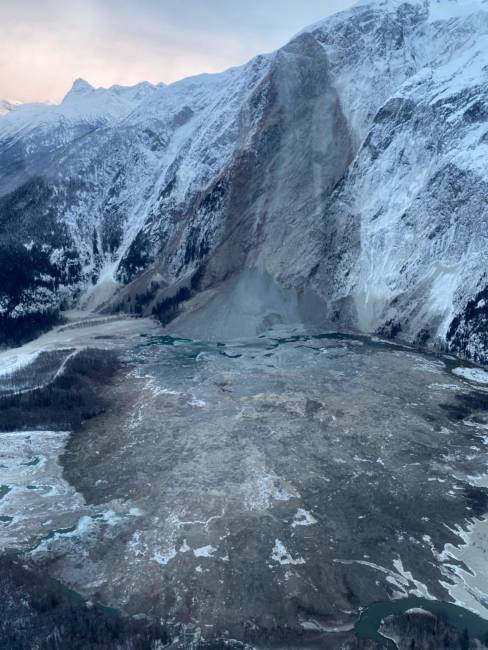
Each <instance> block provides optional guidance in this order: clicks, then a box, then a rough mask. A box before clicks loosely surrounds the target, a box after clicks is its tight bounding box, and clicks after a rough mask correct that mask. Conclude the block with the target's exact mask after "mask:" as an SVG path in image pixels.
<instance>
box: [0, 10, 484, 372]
mask: <svg viewBox="0 0 488 650" xmlns="http://www.w3.org/2000/svg"><path fill="white" fill-rule="evenodd" d="M487 52H488V11H487V9H486V5H485V4H484V3H483V2H482V1H481V0H477V1H476V2H474V3H469V4H468V3H467V2H463V1H462V0H458V1H456V0H452V1H451V0H439V1H438V2H427V1H426V2H417V1H415V2H412V3H409V2H406V3H400V2H397V1H395V0H389V1H388V2H378V3H374V4H360V5H358V6H356V7H354V8H353V9H351V10H349V11H347V12H343V13H340V14H337V15H335V16H332V17H331V18H329V19H327V20H325V21H323V22H322V23H319V24H316V25H313V26H311V27H309V28H308V29H306V30H304V31H303V32H302V33H301V34H299V35H298V36H297V37H296V38H294V39H293V40H292V41H291V42H290V43H289V44H288V45H286V46H285V47H283V48H282V49H281V50H278V51H277V52H275V53H272V54H270V55H266V56H258V57H257V58H255V59H253V60H252V61H250V62H249V63H248V64H246V65H245V66H242V67H240V68H234V69H231V70H228V71H227V72H224V73H222V74H219V75H202V76H199V77H194V78H190V79H185V80H183V81H181V82H177V83H175V84H172V85H170V86H163V85H161V86H151V85H150V84H140V85H138V86H136V87H133V88H120V87H113V88H111V89H108V90H105V89H97V90H95V89H93V88H92V87H91V86H89V84H87V83H86V82H82V81H77V82H76V83H75V85H74V87H73V89H72V91H71V92H70V93H69V94H68V95H67V97H66V98H65V100H64V101H63V102H62V104H60V105H59V106H54V107H53V106H42V105H31V106H21V107H17V108H16V109H15V110H13V111H9V113H8V114H6V115H4V116H2V117H1V118H0V169H1V174H0V192H1V194H2V196H1V198H0V237H1V242H2V243H1V245H0V267H2V268H3V267H5V270H4V271H3V272H2V274H0V278H1V279H0V292H1V293H0V309H1V310H2V314H3V316H2V315H0V319H1V320H2V322H3V325H4V327H6V324H8V323H11V322H12V319H17V322H18V319H19V318H25V317H27V316H28V315H29V314H31V315H32V314H35V315H36V317H37V316H38V315H39V314H41V313H47V314H51V313H52V312H53V311H55V310H56V308H57V307H58V306H59V305H61V304H62V303H65V304H66V303H68V302H70V301H71V302H72V301H77V302H78V303H79V304H81V305H83V306H86V307H87V308H90V309H109V310H112V309H124V310H129V311H136V312H144V313H151V312H152V313H154V314H155V315H157V316H159V317H160V318H161V320H162V321H163V322H165V323H169V322H170V321H172V327H173V328H175V329H177V330H179V331H182V332H186V333H188V334H191V335H194V336H222V335H224V336H225V335H227V336H233V335H241V334H247V333H255V332H256V330H259V329H263V328H265V327H267V326H269V325H272V324H274V323H277V322H282V321H286V322H294V321H302V322H307V323H314V324H317V325H321V326H334V327H345V328H349V329H361V330H363V331H378V332H382V333H385V334H389V335H400V336H402V337H405V338H407V339H409V340H415V341H417V342H420V343H422V344H425V343H427V344H435V343H442V345H443V346H446V347H448V348H450V349H451V350H453V351H455V352H459V353H462V354H467V355H468V356H470V357H472V358H474V359H476V360H478V361H481V362H486V361H487V354H488V336H487V334H486V332H487V327H486V324H487V321H486V319H487V316H488V307H487V306H486V304H485V300H487V299H488V294H487V292H488V288H487V285H488V281H487V269H488V263H487V262H486V254H485V253H486V250H487V245H486V232H487V228H486V226H487V220H488V209H487V201H486V198H487V189H486V188H487V172H486V165H485V164H484V161H485V160H486V153H487V152H488V149H487V147H488V135H487V134H488V124H487V117H488V109H487V106H488V97H487V91H486V88H487V87H488V86H487V84H486V81H487V78H486V77H487V74H488V73H487V70H488V60H487V57H488V55H487V54H486V53H487ZM12 251H14V252H15V254H14V255H12ZM26 256H27V257H28V258H29V259H28V263H27V265H28V266H29V268H30V269H31V272H30V275H29V277H26V278H24V279H23V280H22V282H17V283H16V284H15V286H11V284H12V283H10V284H9V283H8V282H6V281H5V280H4V279H3V278H5V277H7V276H8V275H10V276H12V275H14V276H15V273H16V272H17V270H16V267H18V266H19V264H18V263H17V260H18V259H24V258H25V257H26ZM5 260H6V261H5ZM22 265H23V266H25V263H24V262H23V263H22ZM41 293H42V296H41ZM485 294H487V295H486V296H485ZM175 316H176V319H175Z"/></svg>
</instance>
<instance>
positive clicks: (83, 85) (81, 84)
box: [70, 78, 93, 93]
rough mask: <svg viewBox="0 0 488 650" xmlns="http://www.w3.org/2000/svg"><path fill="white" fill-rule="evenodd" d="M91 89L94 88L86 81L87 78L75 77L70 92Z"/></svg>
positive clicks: (83, 91)
mask: <svg viewBox="0 0 488 650" xmlns="http://www.w3.org/2000/svg"><path fill="white" fill-rule="evenodd" d="M90 90H93V86H92V85H91V84H89V83H88V81H85V79H81V78H78V79H75V81H74V83H73V85H72V86H71V90H70V93H85V92H88V91H90Z"/></svg>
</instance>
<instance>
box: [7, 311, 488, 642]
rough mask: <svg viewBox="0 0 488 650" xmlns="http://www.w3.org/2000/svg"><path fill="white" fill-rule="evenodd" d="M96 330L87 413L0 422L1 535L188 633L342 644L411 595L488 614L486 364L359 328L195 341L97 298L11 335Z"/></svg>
mask: <svg viewBox="0 0 488 650" xmlns="http://www.w3.org/2000/svg"><path fill="white" fill-rule="evenodd" d="M115 328H116V329H117V334H115ZM98 344H100V345H102V346H104V347H105V348H106V349H105V350H103V349H102V350H100V352H101V353H102V354H106V355H109V354H112V353H113V352H114V351H116V353H117V356H118V359H119V363H120V366H119V367H118V369H117V370H115V374H114V375H113V377H112V379H111V380H109V381H108V383H104V384H103V385H100V387H99V391H100V394H101V396H103V402H104V408H103V410H101V411H100V412H97V413H95V414H94V415H93V416H90V417H89V418H88V419H85V420H83V421H81V422H79V423H78V424H77V425H76V426H75V427H74V430H72V431H66V430H64V429H61V430H59V429H57V428H56V426H52V425H53V423H54V421H51V426H50V427H49V430H47V428H46V427H45V426H44V427H43V426H42V423H41V422H40V421H38V422H37V424H36V426H34V427H32V430H28V429H27V430H26V426H23V427H21V428H22V429H23V430H22V431H10V430H7V431H4V432H3V433H0V445H1V446H0V455H1V459H0V462H1V464H2V467H3V469H2V483H4V493H3V496H2V498H1V499H0V522H1V523H0V541H1V545H2V548H3V552H4V553H5V552H7V551H8V552H12V551H15V552H16V553H19V554H20V556H21V557H23V558H24V562H27V563H28V564H29V565H30V566H31V567H33V568H34V570H36V571H41V573H42V574H47V575H49V576H50V577H52V578H55V579H56V580H57V581H60V582H61V583H62V584H64V585H66V586H68V587H69V588H70V589H72V590H74V591H75V592H76V593H78V594H80V596H82V597H83V599H85V600H86V601H93V602H96V603H101V604H103V605H109V606H110V607H114V608H116V609H117V610H120V611H122V612H124V614H125V615H129V616H136V617H139V616H143V615H144V616H148V617H149V619H150V620H154V621H161V622H163V623H164V625H165V626H167V629H168V630H170V634H171V636H172V637H173V638H174V637H175V636H178V638H180V639H181V638H182V637H181V634H182V632H183V631H184V639H186V641H185V643H187V642H189V639H191V638H193V639H194V640H195V642H197V641H198V643H215V642H217V641H219V640H225V639H227V640H228V641H229V642H231V643H234V642H236V643H237V642H239V643H247V644H251V645H253V646H262V645H263V644H265V645H268V644H275V643H279V644H283V643H284V644H285V645H286V647H289V645H288V644H293V643H300V644H301V645H305V646H307V647H308V646H309V645H310V646H314V644H315V643H319V642H320V643H325V644H326V645H325V647H331V648H333V647H342V646H341V645H340V644H343V643H346V642H349V641H350V640H351V639H352V640H353V639H354V638H355V637H354V628H355V625H356V622H357V620H358V616H359V613H360V611H361V609H362V608H364V607H365V606H366V605H368V604H370V603H373V602H378V601H385V600H389V599H392V598H393V599H402V598H407V597H410V596H421V597H422V598H424V599H425V598H427V599H436V600H440V601H455V602H457V603H458V604H460V605H462V606H463V607H467V608H468V609H470V610H471V611H472V612H475V613H476V614H477V615H478V616H480V617H481V618H482V619H483V618H484V619H488V610H487V609H486V600H485V596H484V594H485V593H486V591H487V589H488V584H487V583H486V580H487V577H486V573H485V571H484V561H485V560H484V557H485V552H486V550H485V549H486V545H485V543H486V542H485V540H486V536H487V533H488V521H487V520H486V512H487V511H488V490H487V488H486V487H485V486H486V484H487V481H488V479H487V476H488V471H487V466H488V448H487V437H486V430H487V427H488V392H487V389H486V387H485V385H484V384H483V383H482V382H483V381H484V375H483V371H481V370H478V371H477V375H476V376H477V379H478V381H476V382H475V381H472V380H469V379H467V378H466V377H469V376H470V374H471V373H470V367H469V365H466V364H460V362H459V361H458V360H456V359H455V358H454V357H450V356H446V355H432V354H430V355H429V354H427V355H426V354H425V353H421V352H419V351H417V350H415V349H413V348H410V347H407V346H404V345H396V344H392V343H391V342H389V341H385V340H382V339H378V338H375V337H368V336H360V335H357V334H340V333H336V332H320V331H305V330H303V328H291V329H287V328H277V329H276V328H275V329H273V330H269V331H267V332H265V333H263V334H262V335H260V336H258V337H255V338H251V339H249V338H247V339H240V340H239V339H237V340H233V341H225V342H224V341H220V342H219V341H217V342H214V343H204V342H199V341H197V340H189V339H184V338H178V337H177V336H175V335H168V334H165V333H164V331H163V332H160V331H159V330H158V327H157V326H156V324H155V323H151V322H147V321H145V320H144V319H128V320H127V319H126V320H125V321H124V320H117V321H115V320H114V319H106V318H105V319H100V317H94V318H93V317H92V318H91V319H90V320H86V321H84V320H79V321H78V322H75V323H73V324H72V325H71V326H64V327H62V328H61V330H60V331H59V330H58V331H57V332H52V333H50V334H49V335H47V336H44V337H41V339H39V340H38V341H37V342H33V343H31V344H28V345H27V346H24V348H23V349H22V348H21V349H19V350H18V351H15V350H10V351H8V354H9V355H11V356H10V357H9V358H10V362H11V363H12V364H14V363H17V364H18V363H19V359H20V358H22V359H23V360H24V361H23V362H26V360H27V363H29V362H30V363H35V357H34V358H33V359H29V358H28V356H27V355H28V354H34V351H36V352H37V353H38V351H39V350H40V349H44V350H45V349H47V348H49V349H50V350H51V352H52V351H53V350H54V349H55V346H61V347H62V346H67V348H68V349H69V350H72V349H73V348H75V347H76V346H80V347H83V348H84V349H85V350H90V349H91V346H92V345H93V346H96V345H98ZM4 354H5V355H6V354H7V353H4ZM14 354H16V355H17V361H14V359H13V355H14ZM80 354H83V349H82V350H81V351H80ZM6 358H7V357H6V356H5V357H4V359H6ZM59 363H60V364H62V363H64V362H63V361H62V360H60V361H59ZM0 379H1V377H0ZM24 390H25V389H24ZM38 390H42V388H41V389H38ZM0 406H1V404H0ZM54 424H55V423H54ZM3 428H4V427H3ZM80 560H82V561H80ZM231 640H234V641H231ZM348 640H349V641H348ZM351 642H352V641H351ZM176 644H177V645H178V642H176Z"/></svg>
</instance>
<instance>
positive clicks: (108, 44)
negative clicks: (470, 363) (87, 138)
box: [0, 0, 353, 101]
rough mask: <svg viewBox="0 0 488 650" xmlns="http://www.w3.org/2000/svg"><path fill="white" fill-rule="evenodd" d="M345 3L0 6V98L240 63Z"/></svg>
mask: <svg viewBox="0 0 488 650" xmlns="http://www.w3.org/2000/svg"><path fill="white" fill-rule="evenodd" d="M352 4H353V1H349V0H246V1H244V2H243V1H237V0H227V1H225V0H200V1H198V0H0V99H13V100H19V101H59V100H61V98H62V97H63V96H64V95H65V94H66V92H67V91H68V90H69V88H70V87H71V85H72V83H73V81H74V79H76V78H78V77H82V78H83V79H86V80H87V81H89V82H90V83H91V84H92V85H93V86H110V85H112V84H124V85H125V84H135V83H138V82H139V81H143V80H147V81H150V82H153V83H156V82H159V81H164V82H166V83H168V82H171V81H175V80H176V79H181V78H182V77H186V76H188V75H191V74H198V73H200V72H216V71H220V70H224V69H225V68H228V67H230V66H233V65H239V64H241V63H244V62H245V61H247V60H248V59H250V58H251V57H253V56H254V55H256V54H259V53H261V52H269V51H271V50H274V49H276V48H277V47H279V46H281V45H283V44H284V43H286V41H287V40H288V39H289V38H290V37H291V36H293V35H294V34H295V33H296V32H298V31H299V30H300V29H302V28H303V27H305V26H306V25H309V24H310V23H313V22H315V21H317V20H320V19H321V18H325V16H327V15H329V14H331V13H335V12H336V11H340V10H342V9H344V8H347V7H348V6H350V5H352Z"/></svg>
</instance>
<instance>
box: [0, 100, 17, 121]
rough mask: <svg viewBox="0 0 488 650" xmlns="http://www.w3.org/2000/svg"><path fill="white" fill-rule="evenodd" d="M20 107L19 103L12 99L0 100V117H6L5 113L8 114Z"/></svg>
mask: <svg viewBox="0 0 488 650" xmlns="http://www.w3.org/2000/svg"><path fill="white" fill-rule="evenodd" d="M20 105H21V102H17V101H15V100H12V99H0V117H2V115H7V113H10V112H11V111H13V110H14V109H16V108H18V107H19V106H20Z"/></svg>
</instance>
